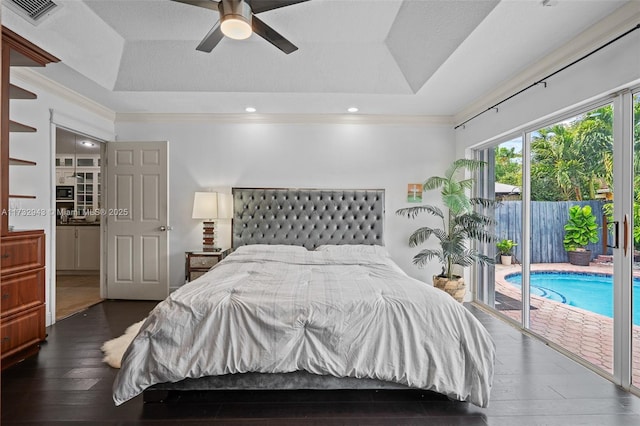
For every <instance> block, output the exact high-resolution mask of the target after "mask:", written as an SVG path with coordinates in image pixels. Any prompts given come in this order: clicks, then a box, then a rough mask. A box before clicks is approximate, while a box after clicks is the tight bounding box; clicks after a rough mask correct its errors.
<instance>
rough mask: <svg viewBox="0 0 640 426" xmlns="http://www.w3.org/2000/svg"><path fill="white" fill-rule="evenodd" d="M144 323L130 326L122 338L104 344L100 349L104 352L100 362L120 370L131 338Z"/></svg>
mask: <svg viewBox="0 0 640 426" xmlns="http://www.w3.org/2000/svg"><path fill="white" fill-rule="evenodd" d="M144 321H145V320H142V321H140V322H137V323H135V324H133V325H130V326H129V328H127V329H126V330H125V332H124V334H123V335H122V336H120V337H116V338H115V339H111V340H109V341H108V342H105V343H104V345H102V347H101V348H100V349H102V352H104V358H102V361H104V362H106V363H107V364H109V365H110V366H111V367H113V368H120V363H121V362H122V356H123V355H124V352H125V351H126V350H127V348H128V347H129V344H131V341H132V340H133V338H134V337H136V335H137V334H138V331H140V327H141V326H142V323H144Z"/></svg>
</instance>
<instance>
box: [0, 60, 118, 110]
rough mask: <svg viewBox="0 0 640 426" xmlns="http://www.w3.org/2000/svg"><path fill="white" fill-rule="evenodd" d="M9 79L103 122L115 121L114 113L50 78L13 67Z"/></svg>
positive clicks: (23, 68) (26, 69)
mask: <svg viewBox="0 0 640 426" xmlns="http://www.w3.org/2000/svg"><path fill="white" fill-rule="evenodd" d="M11 78H12V79H13V78H17V79H18V80H20V81H22V82H24V83H27V84H29V85H33V86H36V87H38V88H40V89H42V90H44V91H46V92H49V93H52V94H54V95H56V96H58V97H60V98H62V99H64V100H66V101H69V102H71V103H73V104H75V105H78V106H79V107H81V108H84V109H86V110H88V111H90V112H92V113H94V114H96V115H98V116H99V117H101V118H104V119H105V120H109V121H111V122H113V121H115V119H116V113H115V111H113V110H111V109H109V108H106V107H104V106H103V105H101V104H99V103H97V102H95V101H93V100H91V99H89V98H87V97H86V96H83V95H81V94H79V93H77V92H75V91H73V90H71V89H69V88H68V87H66V86H63V85H61V84H60V83H57V82H55V81H53V80H51V79H50V78H47V77H45V76H44V75H42V74H40V73H38V72H36V71H34V70H32V69H30V68H26V67H14V68H12V69H11Z"/></svg>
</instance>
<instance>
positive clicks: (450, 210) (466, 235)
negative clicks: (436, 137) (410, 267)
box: [396, 158, 495, 302]
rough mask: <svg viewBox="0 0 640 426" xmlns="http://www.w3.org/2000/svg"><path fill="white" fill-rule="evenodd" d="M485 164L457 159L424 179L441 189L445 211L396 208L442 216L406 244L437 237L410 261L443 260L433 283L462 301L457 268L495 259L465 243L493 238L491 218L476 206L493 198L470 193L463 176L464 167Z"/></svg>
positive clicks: (402, 213) (462, 286)
mask: <svg viewBox="0 0 640 426" xmlns="http://www.w3.org/2000/svg"><path fill="white" fill-rule="evenodd" d="M485 164H486V163H484V162H483V161H478V160H472V159H466V158H462V159H458V160H455V161H454V162H453V163H452V164H451V165H450V166H449V167H448V168H447V170H446V172H445V174H444V176H432V177H430V178H428V179H427V180H426V181H425V182H424V184H423V188H424V190H425V191H431V190H440V198H441V201H442V204H443V205H444V207H445V208H446V212H443V211H442V209H441V208H440V207H438V206H436V205H431V204H423V205H420V206H415V207H407V208H403V209H399V210H397V211H396V214H398V215H400V216H405V217H408V218H410V219H413V218H415V217H416V216H418V215H419V214H420V213H427V214H430V215H432V216H435V217H437V218H438V219H440V220H441V226H440V227H430V226H422V227H420V228H418V229H417V230H416V231H414V232H413V234H411V236H410V237H409V246H410V247H415V246H418V245H420V244H422V243H424V242H426V241H427V240H429V239H430V238H431V237H433V238H435V239H436V240H437V241H438V243H439V247H438V248H425V249H423V250H421V251H420V252H419V253H418V254H416V255H415V256H414V258H413V263H414V264H416V265H418V266H420V267H422V266H425V265H426V264H427V263H428V262H429V261H430V260H432V259H438V260H439V261H440V263H441V264H442V272H441V273H440V274H438V275H435V276H434V277H433V284H434V286H435V287H437V288H440V289H442V290H445V291H446V292H447V293H449V294H451V295H452V296H453V297H454V298H455V299H456V300H458V301H459V302H462V300H463V298H464V294H465V290H466V286H465V283H464V279H463V278H462V276H460V275H459V274H460V273H461V271H460V269H463V268H465V267H468V266H471V265H473V264H474V263H482V264H494V263H495V261H494V259H493V258H491V257H489V256H486V255H484V254H482V253H480V252H478V251H477V250H476V249H475V248H473V247H472V246H468V243H469V242H470V241H473V240H476V241H480V242H492V241H494V240H495V236H494V235H493V233H492V232H490V230H489V229H488V226H490V225H492V224H493V223H494V220H493V219H492V218H490V217H488V216H486V215H483V214H481V213H479V212H477V211H476V210H475V207H476V206H483V207H489V206H492V205H494V204H495V201H494V200H489V199H486V198H479V197H469V196H468V195H467V192H468V190H470V189H471V188H472V186H473V182H474V179H472V178H465V176H464V172H465V171H467V170H468V171H477V170H479V169H480V168H482V167H483V166H484V165H485Z"/></svg>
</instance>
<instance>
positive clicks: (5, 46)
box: [0, 27, 59, 369]
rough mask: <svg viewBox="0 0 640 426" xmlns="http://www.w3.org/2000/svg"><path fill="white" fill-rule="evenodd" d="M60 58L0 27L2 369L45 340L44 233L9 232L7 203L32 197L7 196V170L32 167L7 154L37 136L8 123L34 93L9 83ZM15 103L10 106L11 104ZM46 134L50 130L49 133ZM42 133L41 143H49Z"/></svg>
mask: <svg viewBox="0 0 640 426" xmlns="http://www.w3.org/2000/svg"><path fill="white" fill-rule="evenodd" d="M58 61H59V60H58V58H56V57H55V56H52V55H51V54H49V53H47V52H45V51H44V50H42V49H40V48H39V47H38V46H36V45H34V44H32V43H30V42H29V41H28V40H26V39H24V38H22V37H20V36H19V35H18V34H16V33H14V32H13V31H10V30H8V29H7V28H5V27H2V60H1V61H0V64H1V65H0V89H1V92H2V95H1V97H0V212H2V213H3V214H0V289H1V291H0V294H1V299H0V301H1V304H0V353H1V361H0V362H1V365H2V369H5V368H7V367H9V366H11V365H13V364H15V363H16V362H19V361H20V360H22V359H24V358H25V357H27V356H30V355H33V354H35V353H37V352H38V350H39V349H40V342H42V341H43V340H44V339H45V337H46V334H45V287H44V274H45V272H44V271H45V270H44V268H45V235H44V231H42V230H33V231H27V230H24V231H11V232H10V230H9V216H10V215H9V214H6V213H10V212H9V198H35V197H34V196H33V195H31V194H15V193H11V192H10V185H9V167H14V166H19V167H22V166H35V165H36V163H35V162H33V161H30V160H28V159H22V158H13V157H11V155H10V142H11V141H10V135H11V134H12V133H14V132H36V131H37V129H36V128H34V127H31V126H29V125H27V124H23V123H18V122H15V121H12V120H11V118H10V106H11V102H29V101H30V100H33V99H36V98H37V96H36V94H35V93H32V92H30V91H28V90H25V89H23V88H21V87H18V86H16V85H13V84H11V83H10V72H11V68H12V67H24V66H26V67H43V66H45V65H46V64H48V63H50V62H58ZM12 100H13V101H12ZM47 130H48V129H47ZM46 135H47V132H44V134H43V136H42V137H43V138H47V136H46Z"/></svg>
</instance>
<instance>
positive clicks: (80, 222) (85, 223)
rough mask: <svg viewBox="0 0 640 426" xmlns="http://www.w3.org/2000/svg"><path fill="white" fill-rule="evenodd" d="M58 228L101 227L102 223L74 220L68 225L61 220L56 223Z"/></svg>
mask: <svg viewBox="0 0 640 426" xmlns="http://www.w3.org/2000/svg"><path fill="white" fill-rule="evenodd" d="M56 226H100V222H98V221H96V222H87V221H85V220H73V221H69V222H68V223H62V222H60V221H59V220H58V221H56Z"/></svg>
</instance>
